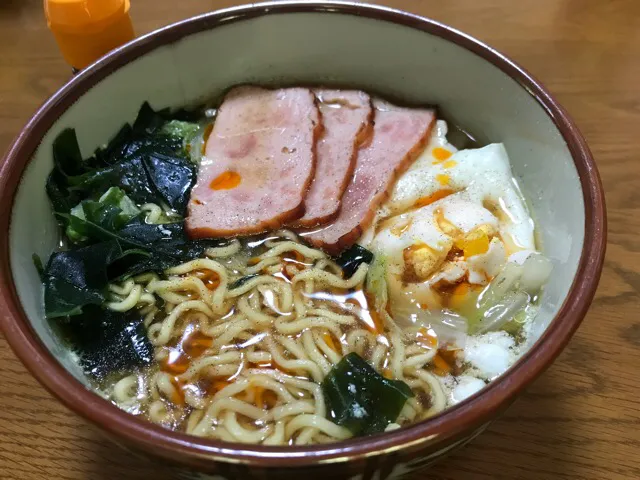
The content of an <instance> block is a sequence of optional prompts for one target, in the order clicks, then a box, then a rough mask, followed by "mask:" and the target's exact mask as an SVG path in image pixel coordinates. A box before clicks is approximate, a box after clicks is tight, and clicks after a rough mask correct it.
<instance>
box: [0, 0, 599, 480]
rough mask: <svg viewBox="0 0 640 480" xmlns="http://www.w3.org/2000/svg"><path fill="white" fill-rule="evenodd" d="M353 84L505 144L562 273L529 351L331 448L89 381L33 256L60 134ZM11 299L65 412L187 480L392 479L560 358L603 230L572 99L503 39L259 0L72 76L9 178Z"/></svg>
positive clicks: (5, 308)
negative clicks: (434, 109)
mask: <svg viewBox="0 0 640 480" xmlns="http://www.w3.org/2000/svg"><path fill="white" fill-rule="evenodd" d="M246 83H255V84H261V85H268V86H269V85H287V84H289V85H290V84H316V85H317V84H323V85H330V86H331V85H336V86H350V87H357V88H361V89H364V90H368V91H371V92H376V93H379V94H381V95H383V96H385V97H387V98H392V99H397V100H398V101H399V102H406V103H410V104H435V105H438V106H439V108H440V109H441V112H442V113H443V114H444V115H445V116H446V118H447V119H448V120H449V121H451V122H453V123H455V124H458V125H461V126H463V127H464V128H465V129H466V130H468V131H470V132H472V133H473V135H474V136H475V137H476V138H478V139H479V140H480V141H485V142H486V141H493V142H503V143H504V144H505V146H506V148H507V150H508V151H509V154H510V158H511V162H512V168H513V170H514V174H515V176H516V177H517V179H518V181H519V183H520V185H521V186H522V189H523V191H524V194H525V197H526V198H528V199H529V201H530V207H531V210H532V212H533V215H534V218H535V219H536V221H537V224H538V230H537V235H538V237H539V241H540V243H541V245H543V251H544V253H545V255H547V256H548V257H549V258H550V259H551V260H552V262H553V263H554V269H553V272H552V275H551V277H550V279H549V283H548V285H547V287H546V289H545V293H544V296H543V298H542V305H541V309H540V312H539V314H538V316H537V317H536V320H535V325H534V329H533V332H534V333H533V337H534V338H533V341H531V342H530V344H529V345H528V346H527V351H526V352H525V353H524V354H523V355H522V356H521V358H520V359H519V361H518V362H517V363H516V364H515V365H514V366H513V367H511V368H510V369H509V370H508V371H507V372H506V373H505V374H503V375H502V376H500V377H499V378H497V379H496V380H494V381H493V382H491V383H490V384H489V385H488V387H487V388H485V389H483V390H482V391H481V392H479V393H477V394H475V395H473V396H471V397H470V398H468V399H467V400H465V401H463V402H461V403H459V404H458V405H456V406H454V407H452V408H449V409H447V410H445V411H444V412H443V413H441V414H439V415H437V416H435V417H432V418H429V419H428V420H425V421H422V422H420V423H417V424H413V425H411V426H408V427H405V428H401V429H398V430H395V431H392V432H387V433H383V434H379V435H373V436H368V437H360V438H355V439H352V440H348V441H342V442H338V443H333V444H326V445H315V446H304V447H297V446H296V447H293V446H292V447H266V446H256V445H247V444H234V443H225V442H220V441H216V440H211V439H204V438H199V437H194V436H188V435H185V434H180V433H176V432H172V431H169V430H166V429H164V428H162V427H160V426H156V425H154V424H152V423H149V422H147V421H145V420H142V419H140V418H137V417H134V416H132V415H129V414H127V413H125V412H124V411H122V410H120V409H118V408H117V407H116V406H114V405H113V404H112V403H110V402H109V401H108V400H105V399H104V398H103V397H101V396H100V395H98V394H96V393H94V392H93V391H92V390H91V388H90V387H89V382H88V380H87V378H85V376H84V374H83V372H82V369H81V368H80V367H79V366H78V364H77V362H76V360H75V357H74V355H73V354H72V353H71V352H70V351H69V349H68V348H66V347H65V346H64V345H63V344H62V343H61V342H60V341H59V340H58V338H57V337H56V336H55V335H54V334H53V332H52V329H51V326H50V325H49V323H48V322H47V321H46V320H45V317H44V312H43V302H42V287H41V283H40V278H39V276H38V273H37V271H36V269H35V268H34V265H33V262H32V255H33V254H34V253H35V254H38V255H40V256H41V257H43V258H46V257H47V256H48V255H49V254H50V253H51V252H52V251H53V250H54V249H55V248H56V246H57V245H58V242H59V234H58V230H57V226H56V223H55V220H54V218H53V215H52V212H51V207H50V205H49V203H48V199H47V196H46V193H45V188H44V186H45V182H46V178H47V175H48V173H49V171H50V170H51V167H52V153H51V151H52V141H53V139H54V138H55V137H56V136H57V134H59V133H60V132H61V131H62V130H63V129H64V128H67V127H74V128H75V129H76V131H77V133H78V138H79V141H80V148H81V150H82V152H83V154H89V153H90V152H92V151H93V150H94V149H95V148H96V147H98V146H99V145H102V144H103V143H105V141H106V140H108V138H109V137H110V135H111V134H112V133H113V132H115V131H117V129H118V128H119V127H120V126H121V125H122V123H124V122H125V121H132V120H133V119H134V118H135V115H136V111H137V108H138V106H139V105H140V104H142V103H143V102H144V101H149V102H150V103H151V104H152V105H153V106H154V107H156V108H158V107H180V106H184V105H190V104H196V103H198V102H199V101H202V100H204V99H209V98H212V97H215V96H218V95H219V94H221V92H223V91H224V90H225V89H227V88H228V87H229V86H232V85H236V84H246ZM0 197H1V198H0V200H1V205H2V210H1V211H0V229H2V230H3V231H5V232H9V234H8V235H3V236H2V237H1V238H0V264H1V266H0V309H1V312H2V318H1V321H2V329H3V331H4V333H5V336H6V338H7V340H8V342H9V344H10V345H11V347H12V348H13V349H14V351H15V353H16V355H17V356H18V357H19V358H20V359H21V360H22V362H24V364H25V365H26V367H27V368H28V369H29V370H30V371H31V373H32V374H33V375H34V376H35V377H36V378H37V379H38V380H39V381H40V382H41V383H42V385H43V386H44V387H45V388H47V389H48V390H49V391H50V392H52V393H53V394H54V395H55V396H56V397H58V398H59V399H60V401H61V402H62V403H64V404H65V405H66V406H67V407H68V408H70V409H71V410H73V411H74V412H76V413H77V414H79V415H81V416H82V417H84V418H85V419H87V420H89V421H90V422H92V423H94V424H95V425H96V426H98V427H99V428H100V429H101V430H103V431H104V432H105V433H106V434H107V435H108V436H109V437H111V438H112V439H113V440H114V441H116V442H117V443H119V444H120V445H122V446H124V447H126V448H128V449H131V450H133V451H135V452H138V453H142V454H146V455H148V456H152V457H154V458H158V459H161V460H163V461H165V462H167V464H169V465H173V466H175V467H176V468H178V471H179V475H181V476H182V477H183V478H216V479H222V478H243V479H248V478H276V477H277V478H280V479H282V478H300V475H306V477H307V478H321V477H325V478H326V477H331V478H336V479H338V478H354V479H359V478H395V477H400V476H403V475H405V474H408V473H410V472H412V471H414V470H417V469H420V468H424V467H426V466H428V465H430V464H431V463H433V462H434V461H436V460H437V459H438V458H440V457H442V456H443V455H445V454H446V453H447V452H450V451H452V450H453V449H455V448H458V447H460V446H462V445H463V444H465V443H466V442H468V441H469V440H471V439H473V438H474V437H475V436H477V435H478V434H480V433H481V432H482V431H483V430H484V429H485V428H486V427H487V425H488V424H489V423H490V422H491V421H492V420H493V419H494V418H496V416H498V415H499V414H500V413H501V412H502V411H503V410H504V409H505V408H507V407H508V406H509V405H510V404H511V403H512V402H513V401H514V400H515V399H516V397H517V396H518V394H519V393H520V392H522V390H523V389H524V388H525V387H526V386H527V385H528V384H530V383H531V382H532V381H533V380H534V379H535V378H536V377H537V376H539V375H540V374H541V373H542V372H543V371H544V370H545V369H546V368H547V367H548V366H549V365H550V364H551V363H552V362H553V360H554V359H555V358H556V357H557V356H558V354H559V353H560V352H561V351H562V349H563V348H564V346H565V345H566V344H567V342H568V341H569V340H570V338H571V336H572V334H573V333H574V331H575V330H576V328H577V327H578V326H579V324H580V322H581V321H582V319H583V317H584V316H585V314H586V312H587V309H588V307H589V304H590V302H591V300H592V298H593V295H594V292H595V290H596V286H597V283H598V280H599V277H600V272H601V268H602V262H603V257H604V250H605V242H606V230H605V223H606V220H605V208H604V198H603V192H602V187H601V184H600V179H599V177H598V172H597V169H596V166H595V164H594V161H593V158H592V157H591V154H590V152H589V149H588V147H587V145H586V143H585V141H584V139H583V137H582V135H581V134H580V132H579V131H578V129H577V128H576V126H575V125H574V123H573V122H572V120H571V119H570V118H569V116H568V115H567V113H566V112H565V111H564V109H563V108H562V107H561V106H560V105H559V104H558V103H557V101H556V100H555V99H554V98H553V97H552V96H551V95H550V94H549V93H548V92H547V90H546V89H545V88H544V87H543V86H542V85H541V84H540V83H539V82H538V81H536V80H535V79H534V78H532V77H531V76H530V75H529V74H528V73H527V72H526V71H524V70H523V69H522V68H520V67H519V66H518V65H516V64H515V63H513V62H512V61H511V60H509V59H508V58H506V57H504V56H503V55H501V54H500V53H498V52H496V51H495V50H493V49H492V48H490V47H488V46H486V45H484V44H482V43H481V42H479V41H477V40H475V39H473V38H471V37H469V36H468V35H466V34H464V33H461V32H459V31H456V30H454V29H452V28H450V27H447V26H445V25H442V24H439V23H437V22H434V21H432V20H429V19H425V18H421V17H417V16H415V15H411V14H408V13H404V12H400V11H396V10H391V9H387V8H384V7H378V6H370V5H362V4H356V3H349V2H306V1H303V2H293V3H280V2H273V3H263V4H254V5H251V6H245V7H238V8H232V9H228V10H222V11H218V12H213V13H209V14H205V15H202V16H199V17H195V18H191V19H188V20H185V21H182V22H179V23H177V24H174V25H171V26H168V27H165V28H162V29H160V30H158V31H155V32H153V33H151V34H148V35H145V36H143V37H140V38H138V39H136V40H135V41H133V42H131V43H129V44H127V45H125V46H123V47H121V48H118V49H116V50H114V51H112V52H111V53H109V54H108V55H107V56H105V57H103V58H102V59H100V60H99V61H98V62H96V63H95V64H93V65H92V66H90V67H89V68H87V69H86V70H84V71H82V72H81V73H80V74H78V75H77V76H75V77H74V78H73V79H72V80H71V81H70V82H69V83H67V84H66V85H65V86H64V87H62V88H61V89H60V90H59V91H58V92H57V93H56V94H55V95H53V96H52V97H51V98H50V99H49V100H48V101H47V102H46V103H45V104H44V105H43V106H42V107H41V108H40V109H39V110H38V111H37V112H36V113H35V115H34V116H33V117H32V118H31V120H30V121H29V122H28V123H27V125H26V126H25V127H24V128H23V130H22V131H21V132H20V133H19V134H18V136H17V137H16V139H15V140H14V142H13V144H12V145H11V146H10V148H9V150H8V152H7V153H6V155H5V157H4V159H3V163H2V167H1V173H0Z"/></svg>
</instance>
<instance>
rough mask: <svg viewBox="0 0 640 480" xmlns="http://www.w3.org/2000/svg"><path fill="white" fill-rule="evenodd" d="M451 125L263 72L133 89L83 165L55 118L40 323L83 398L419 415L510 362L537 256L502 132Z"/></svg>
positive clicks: (238, 427) (353, 422)
mask: <svg viewBox="0 0 640 480" xmlns="http://www.w3.org/2000/svg"><path fill="white" fill-rule="evenodd" d="M447 130H448V126H447V124H446V122H445V121H443V120H440V119H437V116H436V114H435V112H434V111H433V110H430V109H421V108H404V107H397V106H394V105H391V104H389V103H387V102H384V101H382V100H381V99H372V98H370V97H369V95H367V94H366V93H365V92H361V91H341V90H326V89H315V90H309V89H306V88H286V89H279V90H266V89H261V88H257V87H236V88H234V89H232V90H230V92H229V93H228V94H227V95H226V96H225V98H224V100H223V102H222V104H221V105H218V106H216V108H199V109H195V110H193V111H187V110H180V111H173V112H171V111H166V110H165V111H154V110H153V109H152V108H151V107H150V106H149V105H148V104H144V105H143V106H142V107H141V109H140V112H139V114H138V117H137V119H136V121H135V122H134V123H133V125H128V124H127V125H125V126H124V127H123V128H122V129H121V130H120V131H119V132H118V133H117V134H116V135H115V136H114V137H113V138H112V139H111V140H110V142H109V143H108V144H106V145H104V146H103V147H101V148H99V149H98V150H97V151H96V152H95V153H94V154H93V155H92V156H91V157H89V158H86V159H83V158H82V156H81V154H80V151H79V148H78V143H77V139H76V136H75V132H74V130H73V129H67V130H65V131H63V132H62V133H61V134H60V136H59V137H58V138H57V139H56V141H55V142H54V146H53V156H54V163H55V167H54V170H53V171H52V173H51V175H50V177H49V180H48V182H47V187H46V188H47V193H48V195H49V198H50V199H51V203H52V206H53V209H54V212H55V215H56V218H57V219H58V221H59V223H60V227H61V231H62V232H63V243H64V248H63V249H61V250H60V251H58V252H55V253H53V254H52V255H51V257H50V259H49V260H48V262H47V264H46V265H42V264H41V263H40V262H39V261H37V262H36V264H37V266H38V267H39V268H40V270H41V273H42V278H43V283H44V287H45V288H44V301H45V310H46V313H47V316H48V318H49V319H50V320H51V322H52V325H54V326H55V328H57V329H58V330H59V332H60V335H61V336H63V337H64V338H65V339H66V341H68V343H69V345H70V347H71V348H72V349H73V351H74V352H75V353H76V354H77V357H78V362H79V363H80V364H81V365H82V366H83V368H84V370H85V372H86V373H87V375H88V376H89V377H91V378H92V381H93V382H94V385H95V388H96V391H97V392H99V393H100V394H101V395H103V396H104V397H105V398H108V399H109V400H110V401H112V402H113V403H115V404H116V405H118V406H119V407H120V408H122V409H124V410H126V411H127V412H129V413H131V414H134V415H140V416H144V417H145V418H147V419H149V420H150V421H152V422H154V423H157V424H160V425H163V426H165V427H166V428H170V429H174V430H178V431H183V432H187V433H190V434H193V435H198V436H204V437H212V438H217V439H221V440H226V441H235V442H247V443H261V444H266V445H287V444H290V445H294V444H295V445H302V444H313V443H322V442H331V441H337V440H344V439H347V438H350V437H352V436H357V435H368V434H374V433H379V432H383V431H388V430H392V429H395V428H399V427H401V426H403V425H406V424H410V423H413V422H417V421H420V420H422V419H425V418H428V417H430V416H433V415H435V414H437V413H439V412H441V411H443V410H444V409H446V408H447V407H448V406H451V405H454V404H456V403H458V402H460V401H462V400H464V399H466V398H468V397H469V396H471V395H473V394H474V393H476V392H478V391H479V390H481V389H482V388H483V387H484V386H486V384H487V383H489V382H490V381H491V380H493V379H495V378H496V377H498V376H499V375H501V374H502V373H504V372H505V371H506V370H507V369H508V368H509V367H510V366H511V365H512V364H513V363H514V362H515V361H516V360H517V359H518V357H519V355H520V354H521V350H523V348H524V345H525V342H526V341H527V338H528V335H529V330H530V327H531V323H532V320H533V318H534V317H535V315H536V312H537V309H538V304H539V297H540V292H541V289H542V288H543V286H544V283H545V282H546V280H547V278H548V276H549V274H550V271H551V263H550V262H549V260H547V259H546V258H545V257H544V256H543V255H542V254H540V253H539V252H538V251H537V249H536V245H535V241H534V223H533V221H532V219H531V217H530V214H529V212H528V210H527V207H526V203H525V201H524V200H523V198H522V195H521V192H520V190H519V188H518V184H517V181H516V180H515V178H513V175H512V173H511V168H510V165H509V159H508V156H507V152H506V150H505V149H504V147H503V146H502V145H501V144H490V145H486V146H483V147H479V146H477V145H475V144H474V142H473V141H472V139H471V138H469V137H465V136H464V135H461V132H462V131H461V130H457V131H456V132H455V134H454V135H451V136H450V138H451V139H452V141H453V139H454V137H456V138H457V139H456V140H455V143H456V145H458V147H460V148H461V149H460V150H459V149H458V148H456V146H454V145H453V144H452V143H451V142H450V141H449V140H448V132H447ZM465 146H473V147H478V148H463V147H465Z"/></svg>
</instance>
